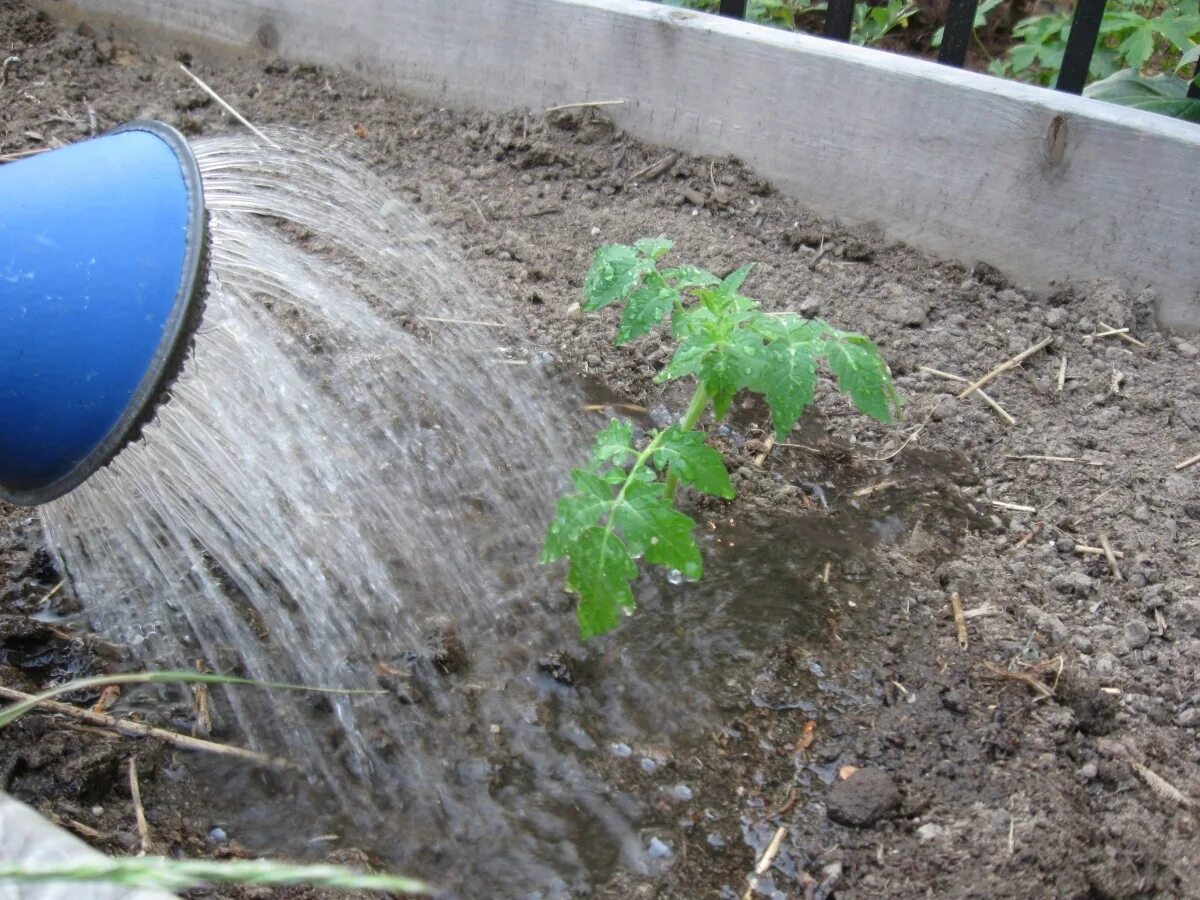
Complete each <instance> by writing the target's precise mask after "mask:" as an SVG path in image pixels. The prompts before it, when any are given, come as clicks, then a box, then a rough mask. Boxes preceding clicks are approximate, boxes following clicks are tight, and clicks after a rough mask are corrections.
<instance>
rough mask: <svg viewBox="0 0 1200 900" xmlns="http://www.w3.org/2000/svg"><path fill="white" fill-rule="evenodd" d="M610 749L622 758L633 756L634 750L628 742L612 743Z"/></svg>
mask: <svg viewBox="0 0 1200 900" xmlns="http://www.w3.org/2000/svg"><path fill="white" fill-rule="evenodd" d="M608 749H609V750H611V751H612V752H613V755H614V756H619V757H621V759H628V758H629V757H631V756H633V750H632V749H631V748H630V746H629V745H628V744H611V745H609V748H608Z"/></svg>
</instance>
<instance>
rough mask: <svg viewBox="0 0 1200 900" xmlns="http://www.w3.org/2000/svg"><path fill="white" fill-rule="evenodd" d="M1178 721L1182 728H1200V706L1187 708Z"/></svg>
mask: <svg viewBox="0 0 1200 900" xmlns="http://www.w3.org/2000/svg"><path fill="white" fill-rule="evenodd" d="M1176 721H1177V722H1178V723H1179V727H1180V728H1200V706H1193V707H1192V708H1191V709H1185V710H1184V711H1183V712H1181V713H1180V714H1179V718H1178V719H1176Z"/></svg>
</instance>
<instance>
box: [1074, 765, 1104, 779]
mask: <svg viewBox="0 0 1200 900" xmlns="http://www.w3.org/2000/svg"><path fill="white" fill-rule="evenodd" d="M1098 774H1100V769H1099V767H1097V765H1096V764H1095V763H1094V762H1090V763H1084V764H1083V765H1082V766H1080V767H1079V770H1078V771H1077V772H1076V773H1075V775H1076V776H1077V777H1078V778H1079V780H1080V781H1093V780H1095V778H1096V776H1097V775H1098Z"/></svg>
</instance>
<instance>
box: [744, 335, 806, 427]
mask: <svg viewBox="0 0 1200 900" xmlns="http://www.w3.org/2000/svg"><path fill="white" fill-rule="evenodd" d="M809 346H810V345H809V344H808V343H807V342H796V341H791V340H788V339H787V338H784V339H782V340H778V341H774V342H772V343H771V344H770V345H768V346H767V347H766V349H765V350H763V361H762V364H761V365H760V366H759V367H758V370H757V371H758V375H757V378H756V380H755V382H754V384H752V385H751V387H753V389H754V390H756V391H758V392H759V393H760V394H762V395H763V396H765V397H766V398H767V405H768V406H769V407H770V408H771V423H772V424H773V425H774V427H775V438H776V440H780V441H782V440H785V439H786V438H787V435H788V432H789V431H791V430H792V426H793V425H795V424H796V422H797V421H798V420H799V419H800V416H801V415H803V414H804V410H805V409H807V408H808V405H809V404H810V403H812V401H813V390H814V389H815V388H816V385H817V361H816V360H815V359H814V358H813V356H812V354H811V353H810V352H809Z"/></svg>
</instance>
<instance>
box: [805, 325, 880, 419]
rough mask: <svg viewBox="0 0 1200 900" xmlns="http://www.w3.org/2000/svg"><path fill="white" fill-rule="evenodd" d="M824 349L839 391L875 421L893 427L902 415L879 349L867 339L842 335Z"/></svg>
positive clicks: (830, 339) (828, 341)
mask: <svg viewBox="0 0 1200 900" xmlns="http://www.w3.org/2000/svg"><path fill="white" fill-rule="evenodd" d="M822 349H823V350H824V351H825V357H826V359H827V360H828V361H829V370H830V371H831V372H833V374H834V375H835V376H836V377H837V383H838V389H839V390H840V391H842V392H843V393H845V394H849V395H850V399H851V400H853V401H854V405H855V406H857V407H858V408H859V410H861V411H862V412H864V413H866V414H867V415H868V416H870V417H871V418H872V419H875V420H876V421H878V422H882V423H883V424H885V425H890V424H891V423H892V422H893V421H894V414H895V413H896V412H899V398H898V397H897V395H896V389H895V388H894V387H893V386H892V376H891V373H890V372H889V371H888V367H887V364H886V363H885V362H884V361H883V358H882V357H881V356H880V355H879V349H878V348H877V347H876V346H875V345H874V344H873V343H871V342H870V341H868V340H867V339H866V338H864V337H862V336H861V335H856V334H842V335H840V336H839V337H832V338H829V339H828V340H826V341H825V343H824V345H823V347H822Z"/></svg>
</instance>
